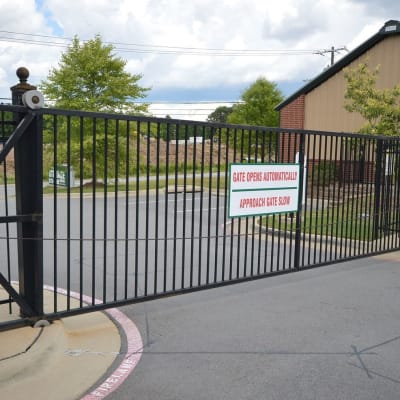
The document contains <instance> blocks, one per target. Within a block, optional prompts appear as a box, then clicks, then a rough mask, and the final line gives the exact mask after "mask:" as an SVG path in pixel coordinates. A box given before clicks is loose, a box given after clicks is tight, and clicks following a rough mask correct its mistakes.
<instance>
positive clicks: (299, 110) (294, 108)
mask: <svg viewBox="0 0 400 400" xmlns="http://www.w3.org/2000/svg"><path fill="white" fill-rule="evenodd" d="M304 103H305V95H304V94H302V95H301V96H299V97H298V98H297V99H295V100H293V101H292V102H291V103H289V104H288V105H287V106H285V107H284V108H282V110H281V111H280V114H279V117H280V127H281V128H293V129H304V112H305V110H304Z"/></svg>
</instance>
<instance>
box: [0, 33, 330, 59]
mask: <svg viewBox="0 0 400 400" xmlns="http://www.w3.org/2000/svg"><path fill="white" fill-rule="evenodd" d="M0 34H2V35H3V36H0V41H3V42H9V43H21V44H31V45H40V46H49V47H63V48H67V47H69V46H70V42H71V41H72V40H73V39H72V38H64V37H58V36H51V35H41V34H32V33H22V32H13V31H4V30H0ZM9 35H19V36H22V37H15V36H9ZM84 41H86V40H84ZM104 44H110V45H112V46H114V50H116V51H120V52H128V53H139V54H140V53H142V54H160V55H163V54H164V55H168V54H175V55H176V54H179V55H196V56H241V57H265V56H282V55H286V56H298V55H306V54H320V52H322V51H323V50H310V49H223V48H205V47H183V46H165V45H152V44H141V43H123V42H104ZM121 46H122V47H121Z"/></svg>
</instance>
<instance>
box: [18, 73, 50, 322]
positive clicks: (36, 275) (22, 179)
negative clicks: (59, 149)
mask: <svg viewBox="0 0 400 400" xmlns="http://www.w3.org/2000/svg"><path fill="white" fill-rule="evenodd" d="M17 76H18V78H19V79H20V83H18V84H17V85H15V86H13V87H11V93H12V103H13V105H23V102H22V95H23V94H24V93H25V92H26V91H28V90H35V89H36V87H35V86H32V85H30V84H29V83H27V80H28V77H29V71H28V70H27V69H26V68H24V67H21V68H18V70H17ZM24 116H25V114H21V113H15V114H14V119H15V120H16V122H17V123H19V122H20V121H21V120H22V119H23V118H24ZM42 127H43V126H42V117H41V116H35V118H34V119H33V120H32V122H31V123H30V124H29V126H28V128H27V130H26V131H25V132H24V133H23V134H22V136H21V137H20V138H19V139H18V141H17V142H16V144H15V147H14V163H15V195H16V211H17V217H19V219H18V222H17V236H18V280H19V293H20V295H21V296H22V297H23V298H24V300H25V301H26V302H27V303H28V304H29V306H30V307H31V308H32V310H33V313H34V315H22V316H23V317H40V316H42V315H43V162H42V160H43V154H42V152H43V147H42V141H43V140H42V136H43V132H42ZM21 314H23V312H22V310H21Z"/></svg>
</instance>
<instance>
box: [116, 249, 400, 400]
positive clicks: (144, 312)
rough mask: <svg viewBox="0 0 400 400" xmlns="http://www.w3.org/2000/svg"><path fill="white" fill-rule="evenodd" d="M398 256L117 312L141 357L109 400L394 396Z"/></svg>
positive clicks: (399, 383)
mask: <svg viewBox="0 0 400 400" xmlns="http://www.w3.org/2000/svg"><path fill="white" fill-rule="evenodd" d="M399 265H400V253H399V252H398V253H393V254H391V255H386V256H380V257H373V258H368V259H363V260H359V261H353V262H347V263H343V264H336V265H332V266H329V267H324V268H320V269H315V270H309V271H302V272H299V273H295V274H290V275H284V276H279V277H273V278H268V279H264V280H261V281H256V282H250V283H241V284H238V285H234V286H230V287H224V288H218V289H214V290H209V291H206V292H201V293H200V292H199V293H195V294H189V295H183V296H178V297H174V298H168V299H163V300H157V301H154V302H149V303H145V304H138V305H134V306H129V307H124V308H122V310H123V312H125V313H126V314H127V315H128V316H129V317H130V318H131V319H132V320H133V321H135V323H136V324H137V325H138V327H139V330H140V332H141V334H142V337H143V341H144V344H145V348H144V354H143V356H142V358H141V361H140V362H139V364H138V366H137V368H136V370H134V372H133V373H132V375H131V376H130V378H129V379H128V380H127V381H126V382H125V383H124V384H123V385H122V386H121V387H120V388H119V389H118V390H117V391H116V392H115V393H113V394H112V395H111V397H110V399H113V400H132V399H138V400H153V399H158V400H181V399H182V400H191V399H193V400H203V399H204V400H209V399H219V400H224V399H229V400H245V399H249V400H250V399H251V400H265V399H268V400H270V399H271V400H274V399H276V400H281V399H285V400H303V399H304V400H310V399H318V400H319V399H323V400H330V399H332V400H348V399H352V400H358V399H359V400H376V399H382V400H383V399H385V400H397V399H399V392H400V363H399V362H398V360H399V359H400V308H399V306H398V305H399V304H400V268H399Z"/></svg>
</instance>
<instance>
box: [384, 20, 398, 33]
mask: <svg viewBox="0 0 400 400" xmlns="http://www.w3.org/2000/svg"><path fill="white" fill-rule="evenodd" d="M395 32H400V22H399V21H396V20H394V19H391V20H390V21H387V22H385V25H383V27H382V28H381V30H380V31H379V33H382V34H385V35H387V34H391V33H395Z"/></svg>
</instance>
